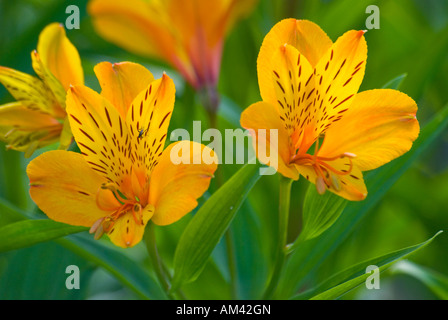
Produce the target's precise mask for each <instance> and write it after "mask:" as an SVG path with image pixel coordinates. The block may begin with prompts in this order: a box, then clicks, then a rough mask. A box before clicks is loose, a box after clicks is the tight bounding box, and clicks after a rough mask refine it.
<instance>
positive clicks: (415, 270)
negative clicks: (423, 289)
mask: <svg viewBox="0 0 448 320" xmlns="http://www.w3.org/2000/svg"><path fill="white" fill-rule="evenodd" d="M391 272H392V274H400V273H401V274H407V275H409V276H411V277H413V278H415V279H418V280H420V281H421V282H422V283H424V284H425V285H426V286H427V287H428V288H429V289H430V290H431V291H432V292H433V293H434V294H435V295H437V296H438V297H439V298H440V299H442V300H448V277H447V276H446V275H444V274H441V273H439V272H437V271H434V270H431V269H429V268H426V267H423V266H420V265H418V264H416V263H413V262H411V261H406V260H404V261H400V262H399V263H397V264H395V265H394V266H393V267H392V268H391Z"/></svg>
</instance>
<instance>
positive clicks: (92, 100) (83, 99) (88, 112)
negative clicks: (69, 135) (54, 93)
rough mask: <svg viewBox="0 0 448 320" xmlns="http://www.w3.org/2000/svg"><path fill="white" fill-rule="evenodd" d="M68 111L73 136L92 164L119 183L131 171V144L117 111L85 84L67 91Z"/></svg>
mask: <svg viewBox="0 0 448 320" xmlns="http://www.w3.org/2000/svg"><path fill="white" fill-rule="evenodd" d="M66 110H67V114H68V117H69V121H70V127H71V128H72V132H73V136H74V137H75V140H76V143H77V144H78V146H79V148H80V150H81V152H82V154H83V155H84V156H85V157H86V161H87V163H88V164H89V166H90V167H91V168H92V169H93V170H95V171H96V172H98V173H100V174H101V175H102V176H104V177H105V178H106V179H107V180H108V181H109V182H114V183H115V184H116V185H117V186H120V185H121V184H123V182H124V181H123V180H124V177H126V176H128V175H129V174H130V172H131V167H132V163H131V160H130V158H129V154H130V152H131V145H130V140H129V138H130V137H129V134H128V130H127V127H126V123H125V121H124V120H123V119H122V118H121V116H120V114H119V113H118V110H117V109H116V108H115V107H114V106H112V105H111V104H110V102H109V101H107V100H106V99H104V98H103V97H102V96H101V95H100V94H98V93H96V92H95V91H93V90H91V89H89V88H88V87H86V86H74V87H71V88H70V89H69V90H68V93H67V109H66Z"/></svg>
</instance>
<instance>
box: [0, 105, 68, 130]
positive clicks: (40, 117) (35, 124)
mask: <svg viewBox="0 0 448 320" xmlns="http://www.w3.org/2000/svg"><path fill="white" fill-rule="evenodd" d="M0 126H14V127H16V128H17V129H20V130H29V131H33V130H40V129H45V128H52V127H59V128H62V126H61V124H60V123H59V122H58V121H57V120H56V119H55V118H54V117H52V116H51V115H49V114H47V113H42V112H40V111H38V110H32V109H30V108H28V107H26V106H24V105H23V104H22V102H13V103H8V104H4V105H2V106H0Z"/></svg>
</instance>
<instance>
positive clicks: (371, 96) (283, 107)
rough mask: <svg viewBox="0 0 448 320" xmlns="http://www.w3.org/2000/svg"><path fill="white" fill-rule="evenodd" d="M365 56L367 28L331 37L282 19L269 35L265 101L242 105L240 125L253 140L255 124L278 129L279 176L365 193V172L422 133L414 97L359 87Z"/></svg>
mask: <svg viewBox="0 0 448 320" xmlns="http://www.w3.org/2000/svg"><path fill="white" fill-rule="evenodd" d="M366 59H367V45H366V41H365V39H364V31H354V30H352V31H348V32H346V33H345V34H344V35H342V36H341V37H339V38H338V39H337V41H336V42H335V43H333V42H332V41H331V40H330V39H329V38H328V36H327V35H326V34H325V32H324V31H322V29H321V28H320V27H319V26H317V25H316V24H314V23H312V22H310V21H304V20H295V19H286V20H283V21H281V22H279V23H278V24H276V25H275V26H274V27H273V28H272V30H271V31H270V32H269V33H268V34H267V35H266V37H265V39H264V41H263V44H262V47H261V49H260V53H259V56H258V66H257V68H258V82H259V86H260V92H261V97H262V99H263V101H262V102H257V103H255V104H253V105H251V106H250V107H249V108H247V109H246V110H245V111H244V112H243V114H242V116H241V125H242V126H243V127H244V128H247V129H249V128H250V129H254V132H255V136H256V139H258V129H277V130H278V145H276V146H275V147H277V150H278V171H279V172H280V173H281V174H282V175H283V176H285V177H289V178H292V179H295V180H297V179H298V178H299V175H302V176H304V177H305V178H306V179H308V180H310V181H311V182H312V183H314V184H316V187H317V190H318V191H319V193H324V192H325V190H327V189H328V190H330V191H332V192H334V193H336V194H338V195H340V196H342V197H344V198H346V199H349V200H362V199H364V198H365V197H366V195H367V190H366V186H365V184H364V180H363V175H362V171H367V170H372V169H375V168H377V167H379V166H381V165H383V164H385V163H387V162H389V161H391V160H393V159H395V158H396V157H398V156H400V155H402V154H403V153H405V152H406V151H408V150H409V149H410V148H411V146H412V142H413V141H414V140H415V139H416V138H417V136H418V133H419V124H418V121H417V119H416V112H417V105H416V103H415V102H414V101H413V100H412V99H411V98H410V97H408V96H407V95H406V94H404V93H401V92H399V91H396V90H390V89H378V90H368V91H364V92H358V89H359V87H360V85H361V82H362V79H363V77H364V70H365V66H366ZM254 140H255V139H254ZM266 140H267V141H266V142H265V143H266V144H270V143H271V141H270V139H269V136H268V138H267V139H266ZM272 143H273V144H274V143H275V142H274V141H272ZM313 145H314V146H313ZM259 160H260V161H262V162H264V163H267V162H268V161H267V158H260V157H259ZM267 164H269V163H267Z"/></svg>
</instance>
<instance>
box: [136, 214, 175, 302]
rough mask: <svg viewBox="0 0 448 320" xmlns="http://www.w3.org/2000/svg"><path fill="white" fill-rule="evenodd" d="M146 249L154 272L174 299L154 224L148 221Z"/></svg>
mask: <svg viewBox="0 0 448 320" xmlns="http://www.w3.org/2000/svg"><path fill="white" fill-rule="evenodd" d="M143 238H144V241H145V244H146V249H147V250H148V254H149V258H150V260H151V262H152V265H153V266H154V272H155V274H156V276H157V279H158V280H159V284H160V285H161V287H162V288H163V290H164V291H165V293H166V295H167V297H168V298H169V299H170V300H174V296H173V295H172V294H171V293H170V292H169V290H170V283H169V280H168V277H167V275H166V273H165V271H164V265H163V262H162V260H161V259H160V256H159V252H158V250H157V245H156V236H155V232H154V224H153V223H151V222H150V223H148V225H147V226H146V230H145V233H144V235H143Z"/></svg>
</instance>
